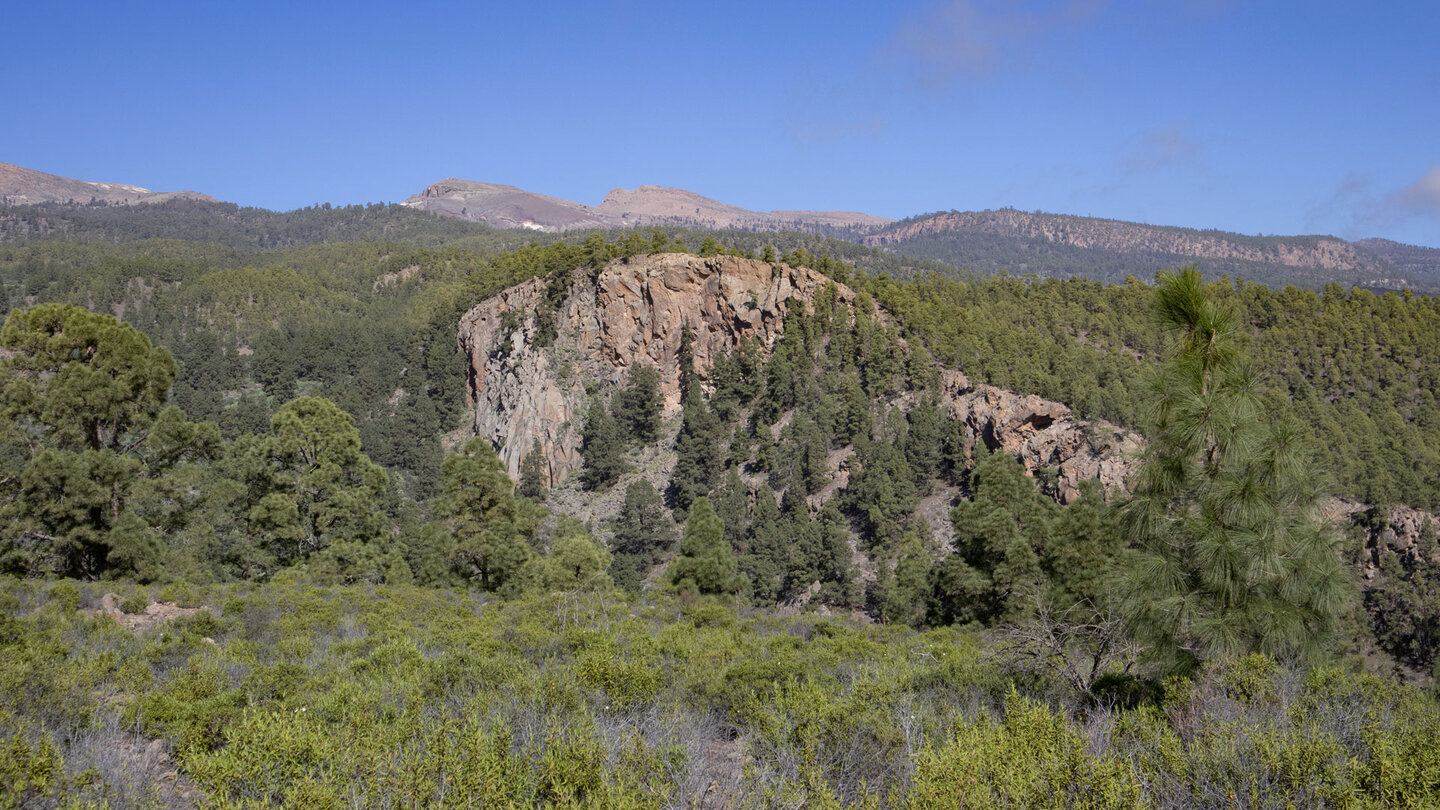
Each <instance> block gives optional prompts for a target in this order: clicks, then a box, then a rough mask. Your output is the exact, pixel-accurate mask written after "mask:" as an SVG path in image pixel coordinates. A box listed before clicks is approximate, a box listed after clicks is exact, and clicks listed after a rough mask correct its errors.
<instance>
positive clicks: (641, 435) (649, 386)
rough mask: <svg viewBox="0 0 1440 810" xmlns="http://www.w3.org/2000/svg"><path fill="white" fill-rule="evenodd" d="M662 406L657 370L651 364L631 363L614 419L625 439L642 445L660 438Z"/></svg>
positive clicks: (619, 396) (618, 399) (617, 399)
mask: <svg viewBox="0 0 1440 810" xmlns="http://www.w3.org/2000/svg"><path fill="white" fill-rule="evenodd" d="M663 405H664V402H663V400H661V398H660V373H659V372H657V371H656V370H655V369H654V368H653V367H651V366H643V365H640V364H638V363H637V364H633V365H631V366H630V370H629V371H628V372H626V375H625V387H624V388H623V389H621V390H620V393H619V395H618V396H617V397H616V406H617V407H616V409H615V421H616V422H617V423H618V424H619V426H620V429H621V431H622V433H623V435H624V436H625V437H626V438H627V440H628V441H630V442H633V443H635V444H638V445H641V446H644V445H647V444H651V443H653V442H655V441H656V440H657V439H659V438H660V415H661V411H662V408H663Z"/></svg>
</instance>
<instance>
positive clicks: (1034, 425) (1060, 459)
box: [941, 369, 1145, 503]
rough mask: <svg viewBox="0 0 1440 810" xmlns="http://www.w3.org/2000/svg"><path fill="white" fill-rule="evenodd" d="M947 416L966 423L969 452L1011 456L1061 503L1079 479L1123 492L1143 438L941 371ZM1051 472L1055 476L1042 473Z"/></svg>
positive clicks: (1057, 406)
mask: <svg viewBox="0 0 1440 810" xmlns="http://www.w3.org/2000/svg"><path fill="white" fill-rule="evenodd" d="M941 383H942V385H943V389H944V392H945V401H946V402H947V405H948V409H949V413H950V416H951V417H953V418H955V419H958V420H959V421H960V422H961V423H962V424H964V425H965V427H966V433H967V434H968V437H969V447H968V448H967V449H968V450H970V451H971V453H972V454H973V453H974V452H975V451H976V450H977V449H978V448H979V447H980V446H981V445H983V446H984V447H985V448H987V449H988V450H990V451H992V452H995V451H998V452H1003V453H1007V454H1009V455H1012V456H1015V457H1016V458H1018V459H1019V460H1020V463H1021V464H1023V465H1024V466H1025V469H1026V471H1027V472H1029V473H1030V474H1031V475H1032V476H1036V477H1039V478H1041V479H1042V480H1043V481H1044V484H1043V485H1044V487H1045V489H1046V490H1047V492H1048V493H1049V494H1050V495H1052V496H1053V497H1054V498H1055V499H1056V500H1058V501H1060V502H1061V503H1069V502H1070V501H1072V500H1074V499H1075V497H1076V496H1078V495H1079V494H1080V482H1081V481H1084V480H1086V479H1092V478H1093V479H1096V480H1098V481H1099V482H1100V484H1101V486H1103V487H1104V488H1105V492H1106V494H1107V495H1110V496H1114V495H1121V494H1124V492H1125V490H1126V486H1127V479H1128V478H1129V476H1130V473H1131V472H1132V471H1133V469H1134V467H1135V465H1136V464H1137V463H1138V462H1139V460H1140V454H1141V452H1142V451H1143V450H1144V449H1145V440H1144V439H1143V438H1141V436H1140V435H1139V434H1137V433H1134V432H1132V431H1128V430H1125V429H1123V428H1119V427H1116V426H1115V425H1112V424H1110V423H1109V422H1105V421H1101V420H1096V421H1093V422H1092V421H1088V420H1084V419H1077V418H1076V417H1075V415H1074V414H1073V413H1071V411H1070V409H1069V408H1067V407H1066V406H1064V405H1062V404H1060V403H1059V402H1052V401H1051V400H1048V399H1044V398H1042V397H1038V396H1035V395H1033V394H1032V395H1029V396H1024V395H1021V394H1016V393H1014V392H1013V391H1005V390H1002V389H999V388H996V387H994V386H992V385H976V386H972V385H971V384H970V382H969V380H967V379H966V378H965V375H964V374H961V373H960V372H958V371H952V370H948V369H947V370H945V371H943V372H942V373H941ZM1050 471H1053V473H1054V479H1053V480H1049V479H1047V477H1046V473H1047V472H1050Z"/></svg>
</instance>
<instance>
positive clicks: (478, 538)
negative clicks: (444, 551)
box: [436, 436, 540, 591]
mask: <svg viewBox="0 0 1440 810" xmlns="http://www.w3.org/2000/svg"><path fill="white" fill-rule="evenodd" d="M443 469H444V478H443V485H442V486H443V494H442V495H441V496H440V499H439V501H438V503H437V504H436V512H437V513H438V514H439V516H440V523H441V525H442V527H443V528H444V529H445V530H446V531H447V532H448V533H449V534H450V535H451V536H453V537H454V539H455V550H454V552H453V555H452V560H453V563H454V565H455V567H456V568H457V569H459V570H460V571H461V573H462V574H463V575H464V576H465V577H466V578H468V579H470V580H472V581H474V582H475V583H476V584H477V585H479V586H480V588H481V589H482V590H486V591H493V590H496V589H499V588H501V587H502V586H504V585H505V584H506V583H507V582H508V581H509V580H511V579H513V578H515V577H516V575H518V574H519V573H520V571H521V569H522V568H524V567H525V564H526V562H528V561H529V559H530V545H531V540H532V539H533V537H534V535H535V526H536V523H537V522H538V519H539V514H540V513H539V511H537V510H538V509H539V508H538V507H536V506H534V505H532V504H527V503H525V502H524V501H517V500H516V499H515V496H514V494H513V493H512V485H511V483H510V476H508V475H506V474H505V466H504V465H503V464H501V463H500V459H499V458H498V457H497V456H496V455H495V451H494V449H493V448H491V447H490V443H489V442H487V441H485V440H484V439H483V438H480V437H478V436H477V437H475V438H473V439H471V440H470V441H469V442H468V443H466V445H465V447H464V448H463V449H462V450H461V451H460V452H458V453H455V454H454V455H451V456H449V457H447V458H446V459H445V463H444V468H443Z"/></svg>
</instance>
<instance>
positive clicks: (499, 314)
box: [459, 254, 1440, 574]
mask: <svg viewBox="0 0 1440 810" xmlns="http://www.w3.org/2000/svg"><path fill="white" fill-rule="evenodd" d="M833 283H834V282H832V281H831V280H829V279H828V278H826V277H825V276H823V275H821V274H819V273H816V272H814V271H811V270H808V269H805V268H797V267H790V266H788V265H784V264H775V265H772V264H768V263H766V262H760V261H755V260H751V259H742V258H737V257H733V256H717V257H713V258H701V257H699V256H694V255H690V254H664V255H659V256H647V257H636V258H633V259H619V260H616V261H614V262H611V263H610V264H608V265H607V266H606V267H605V268H603V269H602V270H601V271H600V272H599V273H598V274H596V275H595V276H594V277H591V276H589V275H585V276H584V277H580V275H579V274H577V277H576V278H575V280H573V281H572V283H571V284H570V286H569V288H568V290H567V293H566V296H565V299H564V302H563V303H562V304H561V305H560V306H559V308H558V310H556V311H555V313H554V315H553V317H554V323H555V327H556V330H555V331H556V333H557V334H558V337H557V338H556V339H555V342H554V344H553V345H551V346H548V347H544V348H541V347H537V346H536V345H535V342H536V341H535V338H536V334H537V332H538V329H539V325H540V324H539V318H538V317H537V313H538V312H539V311H540V310H541V308H542V303H543V302H544V299H545V295H546V281H545V280H544V279H538V278H537V279H532V280H530V281H527V282H525V283H523V284H519V285H517V286H515V287H511V288H510V289H507V290H505V291H503V292H501V293H499V294H497V295H494V296H492V297H490V298H488V299H486V300H484V301H482V302H480V303H479V304H478V305H476V306H475V307H474V308H472V309H471V310H470V311H469V312H467V313H466V314H465V316H464V317H463V318H462V319H461V322H460V330H459V342H460V346H461V348H462V350H464V351H465V353H466V355H467V356H468V358H469V361H470V385H469V402H468V404H469V406H470V408H471V412H472V428H473V430H474V432H475V435H478V436H483V437H485V438H487V439H489V440H490V441H491V442H492V443H493V444H494V445H495V446H496V447H497V448H499V453H500V457H501V459H502V460H503V461H504V463H505V467H506V469H507V470H508V471H509V473H510V475H511V476H512V477H516V478H518V476H519V469H520V462H521V461H522V460H523V459H524V456H525V454H527V453H528V452H530V448H531V446H532V443H533V442H535V441H537V440H538V441H539V443H540V448H541V452H542V453H543V454H544V456H545V459H546V461H547V466H548V471H549V482H550V484H551V486H555V485H558V484H560V483H562V482H563V481H564V480H565V479H566V478H567V477H568V476H569V475H570V474H571V473H572V472H574V471H575V470H576V469H578V468H579V466H580V428H581V427H582V425H581V424H580V422H581V420H582V419H583V415H584V413H585V410H586V408H587V407H588V405H589V397H590V394H589V393H588V391H587V385H593V384H599V385H601V386H614V385H616V384H618V383H620V382H621V381H622V380H623V379H624V376H625V373H626V371H627V370H628V369H629V367H630V366H631V365H633V364H636V363H642V364H645V365H649V366H653V367H654V368H655V369H657V370H658V372H659V374H660V389H661V393H662V395H663V396H664V399H665V410H666V413H667V415H673V414H674V413H675V412H676V411H678V410H679V407H680V371H679V364H678V354H679V348H680V334H681V331H682V329H683V328H684V327H685V326H686V325H688V326H689V327H690V328H691V330H692V331H693V333H694V344H693V351H694V356H695V365H696V368H697V371H698V373H699V374H700V376H701V378H702V380H703V379H704V375H705V370H706V369H708V368H709V367H710V365H711V363H712V362H713V361H714V359H715V358H717V357H719V356H720V355H722V354H725V353H727V352H730V351H733V350H734V349H735V348H736V347H737V346H739V345H740V343H741V342H742V341H744V340H747V339H752V340H754V342H755V344H756V346H757V347H758V348H759V350H760V353H761V355H762V356H765V355H768V353H769V350H770V349H771V348H772V347H773V346H774V344H775V342H776V340H778V339H779V337H780V335H781V332H782V330H783V328H784V320H785V314H786V313H787V312H788V311H789V310H790V309H791V308H792V307H794V306H797V305H802V304H803V305H805V306H810V305H811V304H813V302H814V301H815V299H816V296H817V295H819V294H820V292H821V291H822V290H823V289H824V288H825V287H826V286H827V285H830V284H833ZM835 296H836V302H837V303H838V304H839V305H841V306H845V307H853V306H855V300H856V296H855V293H854V291H852V290H850V289H849V288H848V287H845V286H843V285H835ZM941 390H942V394H943V405H944V407H945V408H946V410H947V412H948V413H949V415H950V416H951V417H953V418H955V419H957V420H959V421H960V422H961V423H962V424H963V425H964V426H965V428H966V435H967V441H968V447H967V449H968V450H969V451H970V452H971V453H974V452H978V451H979V448H980V447H981V446H982V445H983V446H984V447H985V448H987V449H988V450H990V451H998V452H1004V453H1007V454H1010V455H1013V456H1015V457H1016V458H1017V459H1019V460H1020V462H1021V463H1022V464H1023V465H1024V466H1025V468H1026V470H1027V471H1028V472H1029V473H1030V474H1031V475H1032V476H1034V477H1036V478H1037V479H1039V480H1040V481H1041V485H1042V487H1043V488H1044V489H1045V491H1046V492H1047V493H1049V494H1050V495H1051V496H1053V497H1054V498H1055V499H1056V500H1058V501H1060V502H1062V503H1068V502H1070V501H1071V500H1073V499H1074V498H1075V497H1076V495H1078V494H1079V489H1080V483H1081V482H1082V481H1085V480H1088V479H1094V480H1098V481H1099V482H1100V483H1101V485H1102V486H1103V487H1104V489H1105V492H1106V493H1107V495H1109V496H1111V497H1115V496H1121V495H1123V494H1124V493H1125V491H1126V490H1127V489H1128V486H1129V482H1128V479H1129V477H1130V474H1131V473H1132V472H1133V471H1134V469H1135V467H1136V466H1137V465H1138V463H1139V461H1140V457H1141V455H1142V453H1143V452H1144V448H1145V442H1144V439H1143V438H1142V437H1141V436H1140V435H1139V434H1137V433H1134V432H1133V431H1129V430H1125V429H1123V428H1119V427H1117V426H1115V425H1112V424H1110V423H1108V422H1104V421H1101V420H1094V421H1091V420H1084V419H1079V418H1077V417H1076V416H1075V415H1074V413H1073V412H1071V410H1070V409H1069V408H1068V407H1066V406H1065V405H1063V404H1061V403H1058V402H1053V401H1051V400H1047V399H1044V398H1042V397H1039V396H1034V395H1028V396H1027V395H1022V394H1017V393H1014V392H1011V391H1005V390H1002V389H999V388H995V387H994V386H990V385H983V384H979V385H977V384H972V383H971V382H970V381H969V380H968V379H967V378H966V377H965V375H964V374H962V373H960V372H958V371H954V370H949V369H942V370H941ZM843 459H844V454H843V453H837V454H836V459H835V463H834V464H833V466H834V467H835V468H837V469H839V470H840V471H839V472H838V473H837V475H843V474H844V472H845V471H844V470H843V468H844V467H845V465H844V464H843V463H842V462H843ZM839 486H843V482H837V484H836V485H835V486H831V487H828V488H827V491H830V492H833V491H834V489H836V488H838V487H839ZM822 500H823V498H822ZM1322 508H1323V510H1324V512H1325V514H1326V515H1327V516H1328V517H1329V518H1330V519H1331V520H1333V521H1334V522H1335V523H1336V524H1337V525H1339V526H1341V527H1342V528H1347V529H1349V530H1351V531H1354V532H1357V533H1358V534H1359V535H1360V536H1361V537H1360V539H1361V541H1362V542H1363V543H1364V547H1365V552H1364V554H1363V555H1362V571H1364V572H1370V573H1372V574H1373V572H1374V570H1375V569H1376V566H1377V565H1378V562H1379V559H1380V556H1381V555H1383V554H1386V553H1394V554H1398V555H1401V556H1402V557H1408V558H1411V559H1415V558H1417V556H1418V552H1417V549H1419V548H1421V547H1422V545H1423V544H1422V543H1421V536H1422V532H1423V531H1424V527H1425V524H1426V521H1427V520H1432V521H1433V520H1434V519H1435V518H1434V516H1433V515H1429V514H1427V513H1424V512H1421V511H1419V510H1415V509H1410V508H1408V507H1390V508H1387V509H1383V510H1379V511H1378V512H1377V511H1376V510H1373V509H1371V507H1370V506H1368V505H1366V504H1363V503H1359V502H1357V501H1350V500H1344V499H1340V498H1330V499H1327V500H1326V501H1325V502H1324V503H1323V504H1322ZM1417 561H1418V559H1417ZM1433 562H1435V563H1440V559H1437V560H1433Z"/></svg>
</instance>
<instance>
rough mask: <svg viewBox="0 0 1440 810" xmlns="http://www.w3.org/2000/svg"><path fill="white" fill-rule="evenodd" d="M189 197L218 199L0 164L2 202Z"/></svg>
mask: <svg viewBox="0 0 1440 810" xmlns="http://www.w3.org/2000/svg"><path fill="white" fill-rule="evenodd" d="M173 199H187V200H204V201H206V202H215V198H214V197H210V196H208V195H205V194H200V193H197V192H194V191H151V190H150V189H148V188H141V187H139V186H132V185H127V184H124V183H96V182H92V181H89V180H73V179H71V178H69V177H60V176H59V175H54V174H46V173H45V172H37V171H35V170H33V169H25V168H22V167H20V166H12V165H11V164H9V163H0V204H3V205H31V204H34V203H47V202H61V203H67V202H73V203H103V204H105V205H128V204H130V203H140V202H163V201H165V200H173Z"/></svg>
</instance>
